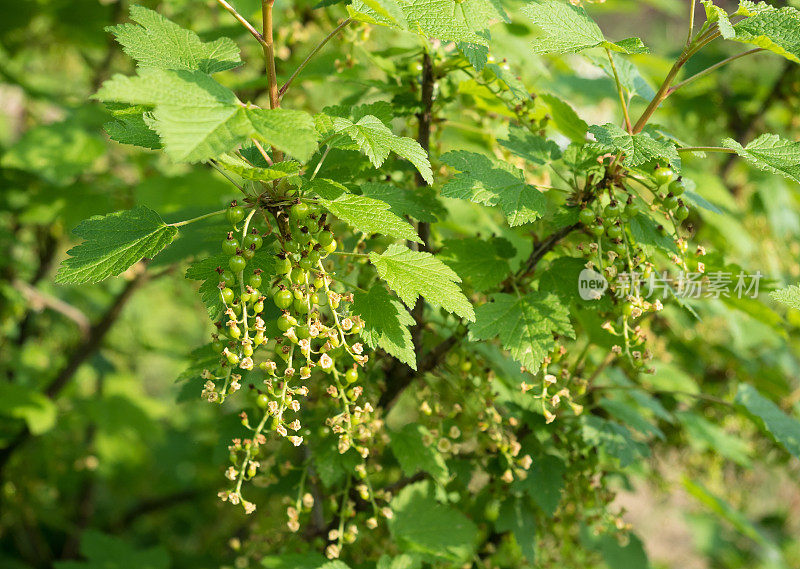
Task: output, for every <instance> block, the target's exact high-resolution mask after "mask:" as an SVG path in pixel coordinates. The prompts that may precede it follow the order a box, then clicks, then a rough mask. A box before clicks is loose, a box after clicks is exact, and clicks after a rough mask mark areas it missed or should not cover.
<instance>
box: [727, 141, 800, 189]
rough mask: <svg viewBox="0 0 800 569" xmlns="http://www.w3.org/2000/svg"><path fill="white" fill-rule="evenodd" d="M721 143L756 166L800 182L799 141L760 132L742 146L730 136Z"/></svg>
mask: <svg viewBox="0 0 800 569" xmlns="http://www.w3.org/2000/svg"><path fill="white" fill-rule="evenodd" d="M722 144H723V146H725V147H726V148H730V149H732V150H735V151H736V153H737V154H738V155H739V156H741V157H742V158H744V159H745V160H747V161H748V162H750V163H751V164H752V165H753V166H755V167H756V168H759V169H761V170H765V171H767V172H772V173H773V174H780V175H782V176H784V177H786V178H789V179H790V180H794V181H795V182H798V183H800V142H793V141H791V140H786V139H784V138H781V137H780V136H778V135H777V134H762V135H761V136H759V137H758V138H756V139H755V140H753V141H751V142H750V143H749V144H748V145H747V146H744V147H743V146H742V145H741V144H739V143H738V142H736V141H735V140H733V139H730V138H726V139H724V140H723V141H722Z"/></svg>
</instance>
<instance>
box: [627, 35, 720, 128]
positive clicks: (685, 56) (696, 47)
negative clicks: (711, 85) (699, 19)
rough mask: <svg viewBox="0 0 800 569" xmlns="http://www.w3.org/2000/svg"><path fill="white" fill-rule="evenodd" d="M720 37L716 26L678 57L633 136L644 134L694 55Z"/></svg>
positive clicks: (636, 126)
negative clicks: (676, 79) (680, 73)
mask: <svg viewBox="0 0 800 569" xmlns="http://www.w3.org/2000/svg"><path fill="white" fill-rule="evenodd" d="M719 35H720V34H719V31H717V26H716V24H714V25H713V26H712V27H711V28H710V29H709V30H708V31H707V32H706V33H704V34H703V35H701V36H700V37H698V38H696V39H695V40H694V41H693V42H692V43H691V44H690V45H688V46H686V48H684V50H683V52H681V55H680V57H678V60H677V61H676V62H675V64H674V65H673V66H672V69H670V70H669V73H667V76H666V77H665V78H664V82H663V83H662V84H661V87H659V89H658V92H657V93H656V94H655V96H653V99H652V100H651V101H650V103H649V104H648V105H647V108H646V109H645V110H644V112H643V113H642V116H641V117H639V120H638V121H636V124H635V125H634V127H633V134H638V133H640V132H642V129H643V128H644V127H645V125H646V124H647V121H649V120H650V117H652V116H653V113H655V112H656V109H658V107H659V106H660V105H661V103H662V102H663V101H664V99H666V98H667V97H668V96H669V88H670V86H671V85H672V82H673V81H674V80H675V78H676V77H677V76H678V73H679V72H680V70H681V68H683V66H684V65H685V64H686V62H687V61H689V59H690V58H691V57H692V56H693V55H694V54H696V53H697V52H698V51H700V49H702V48H703V47H704V46H706V45H707V44H709V43H710V42H712V41H714V40H715V39H716V38H718V37H719Z"/></svg>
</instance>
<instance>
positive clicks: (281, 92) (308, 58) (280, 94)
mask: <svg viewBox="0 0 800 569" xmlns="http://www.w3.org/2000/svg"><path fill="white" fill-rule="evenodd" d="M352 21H353V19H352V18H347V19H346V20H344V21H343V22H342V23H341V24H339V25H338V26H336V28H335V29H334V30H333V31H332V32H331V33H329V34H328V35H327V36H325V39H323V40H322V41H321V42H319V43H318V44H317V45H316V47H315V48H314V49H312V50H311V53H309V54H308V55H307V56H306V58H305V59H304V60H303V62H302V63H301V64H300V65H299V66H298V67H297V69H295V70H294V73H292V74H291V76H289V79H287V80H286V83H284V84H283V87H281V88H280V90H279V91H278V97H279V99H282V98H283V95H284V93H286V91H287V90H288V89H289V86H290V85H291V84H292V81H294V80H295V77H297V76H298V75H299V74H300V72H301V71H302V70H303V69H304V68H305V67H306V65H308V63H309V62H310V61H311V59H312V58H313V57H314V56H315V55H317V52H319V50H321V49H322V48H323V47H325V44H326V43H328V42H329V41H330V40H331V39H332V38H333V37H335V36H336V34H338V33H339V32H340V31H342V30H343V29H344V28H345V27H347V26H348V25H349V24H350V22H352Z"/></svg>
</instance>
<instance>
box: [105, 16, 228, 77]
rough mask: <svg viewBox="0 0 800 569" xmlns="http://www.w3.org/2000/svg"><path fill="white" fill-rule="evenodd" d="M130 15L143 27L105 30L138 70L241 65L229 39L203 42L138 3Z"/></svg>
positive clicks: (214, 68)
mask: <svg viewBox="0 0 800 569" xmlns="http://www.w3.org/2000/svg"><path fill="white" fill-rule="evenodd" d="M130 15H131V19H132V20H133V21H134V22H137V23H138V24H140V25H138V26H137V25H136V24H130V23H126V24H119V25H117V26H110V27H108V28H106V30H107V31H109V32H111V33H112V34H113V35H114V37H115V38H116V40H117V42H119V44H120V45H121V46H122V49H123V51H124V52H125V53H127V54H128V55H129V56H130V57H132V58H133V59H135V60H136V61H137V62H138V64H139V67H153V68H156V69H185V70H188V71H202V72H203V73H216V72H218V71H225V70H227V69H233V68H234V67H238V66H239V65H241V62H242V61H241V59H240V57H239V48H238V47H237V46H236V43H235V42H234V41H233V40H232V39H230V38H224V37H223V38H219V39H217V40H214V41H213V42H208V43H206V42H203V41H201V40H200V38H199V37H198V35H197V34H196V33H194V32H193V31H191V30H187V29H185V28H182V27H180V26H179V25H178V24H176V23H175V22H172V21H171V20H168V19H167V18H165V17H164V16H162V15H161V14H159V13H158V12H154V11H153V10H149V9H147V8H144V7H142V6H137V5H135V4H134V5H132V6H131V8H130Z"/></svg>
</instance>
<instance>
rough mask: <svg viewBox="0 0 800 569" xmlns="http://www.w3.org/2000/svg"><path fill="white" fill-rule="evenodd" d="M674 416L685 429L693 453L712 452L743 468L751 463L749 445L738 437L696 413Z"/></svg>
mask: <svg viewBox="0 0 800 569" xmlns="http://www.w3.org/2000/svg"><path fill="white" fill-rule="evenodd" d="M676 416H677V417H678V419H679V420H680V422H681V423H682V424H683V427H684V428H685V429H686V434H687V437H688V439H689V444H690V445H691V447H692V449H693V450H694V451H695V452H697V453H702V452H712V453H715V454H717V455H719V456H722V457H725V458H727V459H729V460H731V461H733V462H735V463H736V464H740V465H742V466H745V467H748V466H750V464H751V463H752V460H751V458H750V455H751V451H750V445H749V444H747V442H745V441H743V440H742V439H741V438H740V437H738V436H736V435H735V434H730V433H728V432H726V431H725V429H723V428H722V427H720V426H718V425H715V424H714V423H712V422H711V421H709V420H707V419H706V418H704V417H702V416H700V415H698V414H697V413H693V412H683V413H677V414H676Z"/></svg>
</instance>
